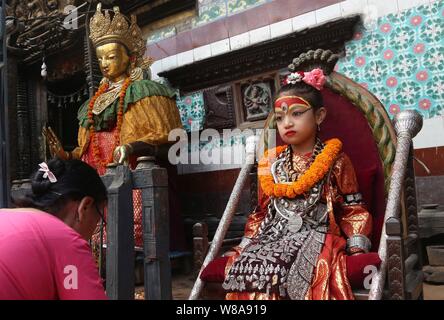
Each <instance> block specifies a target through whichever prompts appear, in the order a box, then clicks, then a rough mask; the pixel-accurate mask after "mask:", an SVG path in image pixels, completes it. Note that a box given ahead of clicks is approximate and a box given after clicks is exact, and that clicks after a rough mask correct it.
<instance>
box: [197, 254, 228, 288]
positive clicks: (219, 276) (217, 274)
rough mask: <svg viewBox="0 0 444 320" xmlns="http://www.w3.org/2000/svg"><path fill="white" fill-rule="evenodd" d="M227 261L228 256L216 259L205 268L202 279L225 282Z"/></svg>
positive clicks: (201, 275)
mask: <svg viewBox="0 0 444 320" xmlns="http://www.w3.org/2000/svg"><path fill="white" fill-rule="evenodd" d="M227 262H228V257H219V258H216V259H214V260H213V261H211V262H210V263H209V264H208V265H207V266H206V267H205V269H203V271H202V273H201V274H200V279H201V280H202V281H205V282H220V283H222V282H224V278H225V267H226V265H227Z"/></svg>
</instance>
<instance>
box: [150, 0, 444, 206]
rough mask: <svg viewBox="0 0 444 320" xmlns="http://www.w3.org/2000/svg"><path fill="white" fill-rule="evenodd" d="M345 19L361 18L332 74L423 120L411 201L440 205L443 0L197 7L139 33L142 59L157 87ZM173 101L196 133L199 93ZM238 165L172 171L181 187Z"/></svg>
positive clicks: (225, 147) (200, 117) (224, 1)
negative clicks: (168, 78)
mask: <svg viewBox="0 0 444 320" xmlns="http://www.w3.org/2000/svg"><path fill="white" fill-rule="evenodd" d="M353 14H361V15H362V18H363V26H362V28H361V29H360V30H358V31H357V32H356V34H355V36H354V38H353V40H352V41H350V42H348V43H347V44H346V52H345V53H346V55H345V57H344V58H342V59H341V60H340V61H339V63H338V65H337V67H336V69H337V70H338V71H339V72H341V73H343V74H345V75H347V76H348V77H350V78H351V79H353V80H355V81H356V82H358V83H360V84H362V85H363V86H365V87H367V88H368V89H369V90H370V91H371V92H372V93H374V94H375V95H376V96H377V97H378V98H379V99H380V100H381V101H382V103H383V104H384V105H385V107H386V109H387V112H388V113H389V115H390V116H393V115H394V114H395V113H397V112H399V111H401V110H406V109H415V110H417V111H418V112H420V113H421V114H422V115H423V117H424V127H423V129H422V131H421V132H420V133H419V134H418V136H417V137H416V138H415V139H414V148H415V156H416V157H417V158H418V159H419V160H421V161H422V162H423V163H424V164H425V165H426V166H427V168H428V170H429V171H427V170H426V169H424V167H423V166H421V165H419V164H418V163H417V162H415V171H416V175H417V177H418V182H419V183H420V184H422V185H428V186H430V188H429V189H427V191H424V192H422V193H421V194H420V198H421V199H420V201H419V202H420V203H430V201H432V202H438V203H441V204H443V205H444V193H443V192H442V191H440V190H442V189H443V188H442V187H441V185H442V183H444V149H443V148H444V120H443V117H442V115H443V108H444V68H443V65H444V0H430V1H429V0H347V1H334V0H330V1H328V0H319V1H289V0H274V1H266V0H258V1H254V0H252V1H248V0H247V1H235V0H213V1H206V0H199V6H198V12H194V14H193V13H192V12H187V13H184V14H182V15H179V16H176V17H175V18H174V19H170V20H169V22H168V23H169V25H168V23H166V22H165V21H164V22H163V23H158V26H159V28H158V29H156V28H154V29H153V28H152V26H151V28H149V27H148V28H145V29H144V30H145V31H146V32H148V30H149V36H148V34H147V39H148V40H147V47H148V54H149V55H151V56H152V57H154V58H155V59H156V62H155V63H154V65H153V66H152V73H153V78H154V79H155V80H157V81H163V79H161V78H159V76H158V74H159V73H161V72H163V71H167V70H171V69H175V68H178V67H181V66H184V65H188V64H192V63H194V62H197V61H201V60H204V59H207V58H211V57H215V56H218V55H222V54H225V53H228V52H231V51H235V50H238V49H241V48H245V47H250V46H252V45H254V44H257V43H260V42H263V41H267V40H270V39H275V38H278V37H282V36H285V35H286V34H289V33H293V32H297V31H299V30H303V29H305V28H310V27H315V26H317V25H320V24H323V23H325V22H328V21H330V20H334V19H338V18H341V17H347V16H350V15H353ZM160 26H161V27H160ZM177 102H178V106H179V108H180V112H181V117H182V122H183V124H184V127H185V128H186V129H187V131H188V132H192V131H198V130H201V129H202V127H203V123H204V122H205V105H204V104H205V102H204V98H203V95H202V92H200V91H196V92H192V93H191V94H189V95H183V94H181V93H180V92H179V97H178V100H177ZM244 143H245V138H244V137H243V136H242V135H238V137H237V138H234V139H233V138H230V139H228V140H227V139H224V138H220V139H219V140H217V139H216V140H214V139H213V140H212V141H211V143H204V142H203V143H201V144H200V145H199V146H197V147H196V146H194V149H193V148H190V149H189V152H190V157H192V156H193V154H196V153H199V152H201V151H202V150H207V151H208V150H216V151H217V152H219V153H220V154H221V155H223V154H226V153H230V152H235V151H234V150H235V149H236V148H237V147H238V146H242V145H243V144H244ZM196 156H197V155H196ZM240 166H241V163H232V164H230V165H228V166H227V165H219V164H203V163H201V164H198V165H182V166H180V165H179V169H178V170H179V174H182V175H188V178H189V179H188V180H189V181H191V180H192V178H193V175H197V174H201V175H202V174H206V175H208V179H209V180H212V177H214V174H216V173H214V174H213V175H212V174H211V172H218V171H221V170H228V171H227V172H229V171H230V170H235V169H236V168H240ZM431 177H433V178H431ZM423 178H424V179H423ZM227 179H228V178H227ZM421 179H422V180H421ZM427 179H428V180H427ZM228 189H229V188H228ZM424 190H425V189H424ZM431 193H432V194H431Z"/></svg>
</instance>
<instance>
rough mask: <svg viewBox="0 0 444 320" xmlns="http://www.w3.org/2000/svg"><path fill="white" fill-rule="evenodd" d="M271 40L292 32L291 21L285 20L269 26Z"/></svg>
mask: <svg viewBox="0 0 444 320" xmlns="http://www.w3.org/2000/svg"><path fill="white" fill-rule="evenodd" d="M270 32H271V38H277V37H280V36H283V35H286V34H289V33H292V32H293V22H292V19H287V20H283V21H279V22H277V23H273V24H271V25H270Z"/></svg>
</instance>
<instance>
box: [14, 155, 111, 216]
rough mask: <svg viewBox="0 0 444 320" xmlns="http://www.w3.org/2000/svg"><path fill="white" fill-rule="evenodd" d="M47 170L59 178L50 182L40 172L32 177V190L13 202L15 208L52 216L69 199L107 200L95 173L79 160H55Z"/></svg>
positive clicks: (102, 185) (100, 181) (50, 162)
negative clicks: (27, 208)
mask: <svg viewBox="0 0 444 320" xmlns="http://www.w3.org/2000/svg"><path fill="white" fill-rule="evenodd" d="M47 165H48V168H49V170H51V172H52V173H53V174H54V175H55V177H56V178H57V182H55V183H51V181H49V179H48V178H44V177H43V176H44V174H45V173H44V172H43V171H39V170H37V171H36V172H34V173H33V175H32V178H31V187H32V188H31V191H30V192H29V193H27V195H26V196H25V197H23V198H19V199H13V202H14V204H15V205H16V206H19V207H32V208H36V209H39V210H43V211H46V212H49V213H52V214H56V213H58V212H59V211H60V210H61V209H62V208H63V207H64V205H65V204H66V202H68V201H69V200H80V199H82V198H83V197H85V196H90V197H92V198H93V199H94V201H95V202H96V203H100V202H102V201H105V200H106V199H107V191H106V187H105V185H104V184H103V182H102V179H101V178H100V176H99V175H98V174H97V172H96V170H94V168H92V167H91V166H89V165H88V164H87V163H85V162H83V161H80V160H61V159H53V160H50V161H49V162H48V163H47Z"/></svg>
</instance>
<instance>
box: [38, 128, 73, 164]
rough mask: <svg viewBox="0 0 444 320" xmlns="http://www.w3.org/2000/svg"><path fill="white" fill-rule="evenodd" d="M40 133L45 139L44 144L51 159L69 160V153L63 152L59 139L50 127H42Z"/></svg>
mask: <svg viewBox="0 0 444 320" xmlns="http://www.w3.org/2000/svg"><path fill="white" fill-rule="evenodd" d="M42 133H43V136H44V137H45V138H46V142H47V143H48V146H49V152H50V153H51V157H53V158H54V157H57V158H59V159H62V160H68V159H69V158H70V156H69V153H68V152H66V151H65V150H63V146H62V143H61V142H60V139H59V138H58V137H57V135H56V134H55V133H54V131H53V130H52V129H51V127H48V128H46V127H43V129H42Z"/></svg>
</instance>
